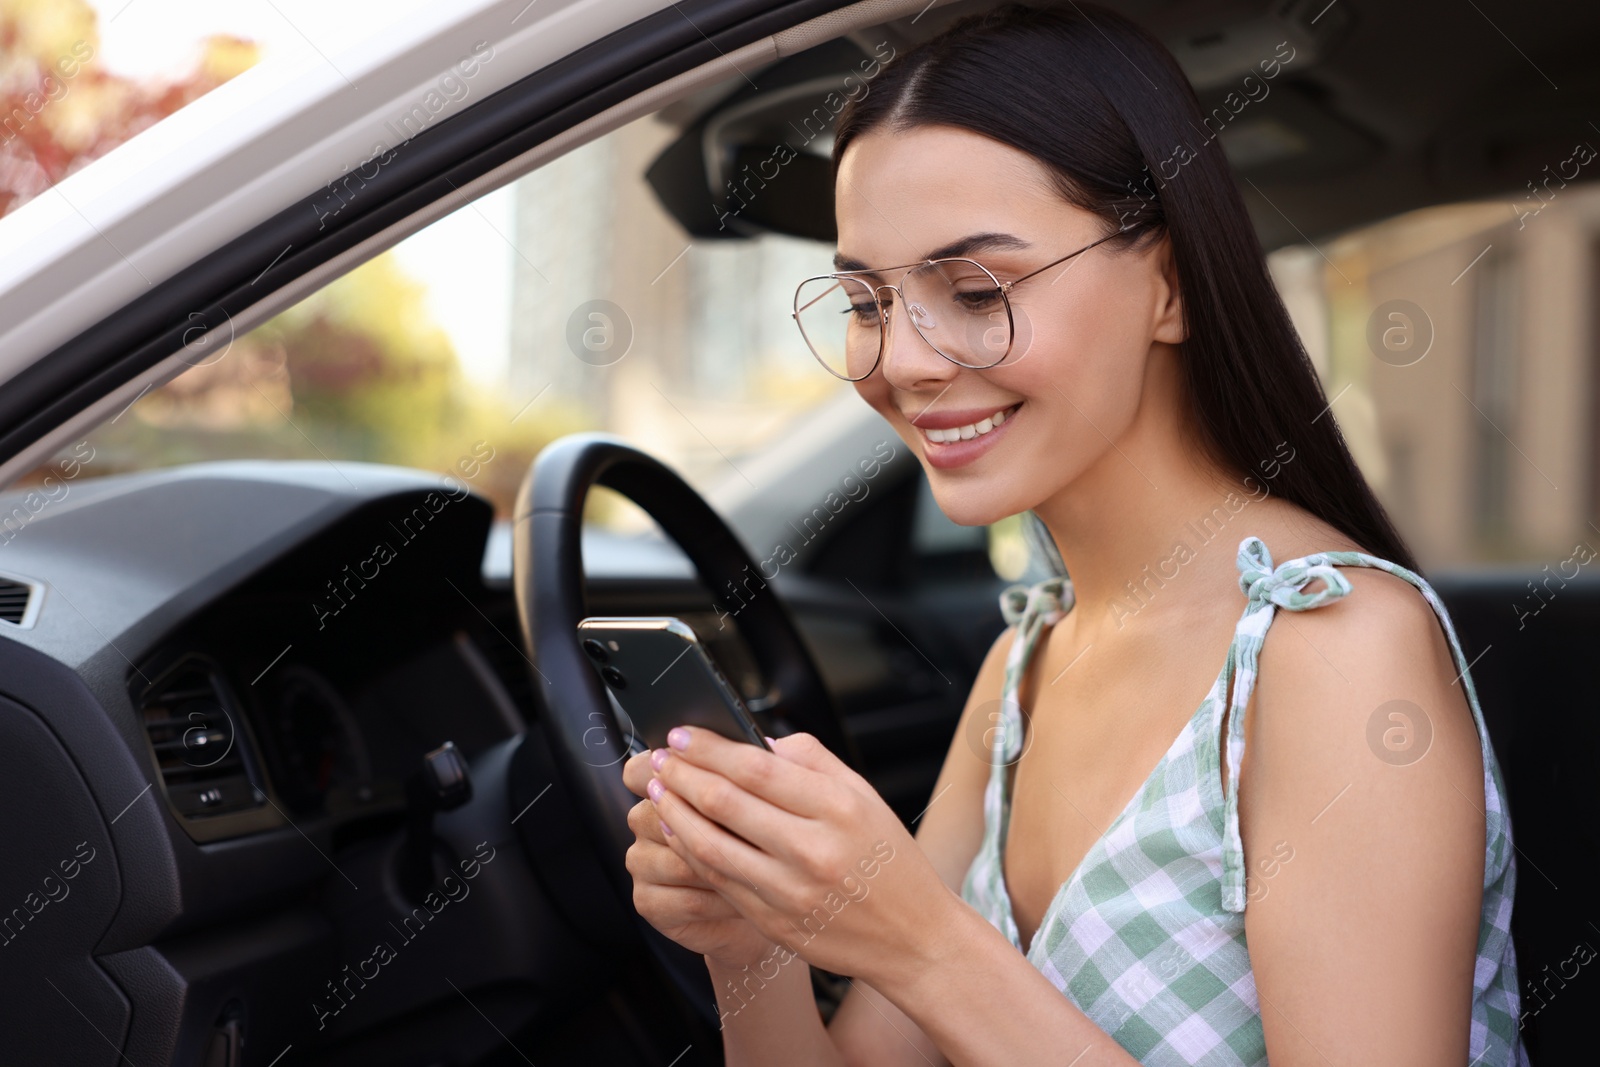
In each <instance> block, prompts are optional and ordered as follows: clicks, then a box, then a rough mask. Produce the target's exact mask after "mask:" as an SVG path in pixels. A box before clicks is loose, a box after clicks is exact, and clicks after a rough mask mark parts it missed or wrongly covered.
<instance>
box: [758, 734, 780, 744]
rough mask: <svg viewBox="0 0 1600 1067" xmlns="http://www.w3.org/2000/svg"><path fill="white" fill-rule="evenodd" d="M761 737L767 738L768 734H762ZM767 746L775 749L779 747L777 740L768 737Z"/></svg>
mask: <svg viewBox="0 0 1600 1067" xmlns="http://www.w3.org/2000/svg"><path fill="white" fill-rule="evenodd" d="M761 736H762V737H767V735H766V734H762V735H761ZM767 744H769V745H772V746H773V747H777V744H778V741H777V739H776V738H772V737H767Z"/></svg>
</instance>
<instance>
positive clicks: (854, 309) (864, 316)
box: [844, 301, 878, 322]
mask: <svg viewBox="0 0 1600 1067" xmlns="http://www.w3.org/2000/svg"><path fill="white" fill-rule="evenodd" d="M844 313H845V314H846V315H854V316H855V317H856V318H858V319H860V320H861V321H863V322H868V321H872V322H876V321H877V318H878V305H877V304H874V303H872V302H871V301H867V302H866V303H864V304H851V305H850V306H849V307H847V308H845V310H844Z"/></svg>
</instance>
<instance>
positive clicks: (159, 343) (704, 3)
mask: <svg viewBox="0 0 1600 1067" xmlns="http://www.w3.org/2000/svg"><path fill="white" fill-rule="evenodd" d="M849 2H850V0H792V2H790V3H787V4H783V5H782V6H780V7H777V8H773V6H772V3H771V0H681V2H679V3H675V4H673V5H672V6H671V7H669V8H666V9H664V10H662V11H658V12H656V13H655V14H654V15H651V16H649V17H647V18H645V19H642V20H640V21H639V22H636V23H634V24H633V25H631V26H628V27H626V28H624V29H622V30H619V31H617V32H616V33H613V34H610V35H609V36H607V37H604V38H602V39H601V40H599V41H596V42H594V43H593V44H591V45H589V46H588V47H587V48H584V49H582V50H580V51H578V52H575V53H573V54H571V55H569V56H567V57H565V58H563V59H561V60H559V61H557V62H556V63H554V64H552V65H550V66H548V67H545V68H544V69H542V70H539V71H536V72H534V73H533V74H530V75H529V76H528V77H526V78H524V79H522V80H521V81H519V82H517V83H516V84H514V85H511V86H508V87H507V88H505V89H502V90H501V91H500V92H498V93H495V94H494V95H492V96H490V97H487V98H486V99H484V100H483V101H481V102H479V103H478V104H476V105H474V106H472V107H470V108H468V109H466V110H465V111H463V112H462V113H461V114H460V115H458V116H456V117H454V118H452V119H449V120H447V121H444V122H441V123H439V124H438V125H436V126H433V127H430V128H428V129H426V130H424V131H422V132H421V133H419V134H417V135H416V136H415V137H413V138H412V139H411V140H409V141H407V142H405V143H404V144H402V145H401V146H399V147H398V148H396V149H394V150H393V159H392V160H390V161H389V162H387V163H385V164H384V166H383V167H381V168H380V169H379V171H378V173H377V175H376V176H375V177H374V178H372V179H371V180H370V181H367V182H366V184H365V185H364V186H363V188H362V196H361V198H360V199H359V200H354V201H352V202H351V203H350V204H349V205H348V207H346V208H345V209H344V210H341V211H340V212H339V213H338V216H337V217H331V218H330V217H329V216H327V214H326V212H319V211H318V210H317V204H319V203H322V202H324V201H325V200H326V195H327V194H326V190H325V189H318V190H316V191H314V192H312V193H311V194H310V195H308V196H306V197H305V198H304V199H302V200H301V201H300V202H299V203H297V204H295V205H293V206H292V207H290V208H287V209H285V210H284V211H281V212H279V213H278V214H277V215H275V216H273V217H272V218H271V219H268V220H267V221H266V222H264V223H262V224H261V225H259V226H257V227H256V228H255V229H253V230H251V231H250V232H248V233H246V234H244V235H242V236H240V237H238V238H236V239H234V240H233V241H230V242H229V243H228V244H226V245H224V246H223V247H222V248H219V249H217V250H216V251H215V252H213V253H211V254H210V255H208V256H206V257H205V258H204V259H202V260H200V261H199V262H197V263H195V264H193V265H191V266H190V267H188V268H186V269H184V270H182V271H180V272H179V273H178V274H176V275H175V276H173V277H172V278H170V279H168V280H167V281H164V282H162V283H161V284H159V285H157V286H155V287H154V288H153V289H151V290H150V292H149V293H147V294H146V295H143V296H141V297H140V298H139V299H137V300H135V301H134V302H132V303H130V304H128V305H126V306H124V307H123V308H121V309H120V310H118V311H116V312H113V313H112V314H111V315H109V316H107V317H106V318H105V319H103V320H102V321H100V322H98V323H95V324H94V325H93V326H91V327H89V328H88V329H86V330H84V331H83V332H82V333H80V334H78V335H77V336H76V337H74V338H72V339H71V340H70V341H67V342H66V343H65V344H63V345H61V346H60V347H59V348H57V349H55V350H54V351H53V352H51V353H50V354H49V355H48V356H46V357H45V358H43V359H41V360H39V361H37V362H36V363H34V364H33V365H32V366H30V367H28V368H27V369H26V370H24V371H23V372H21V373H20V374H18V375H17V376H16V377H14V378H12V379H11V380H10V381H8V382H7V383H6V387H5V389H4V390H3V391H0V459H9V458H10V457H12V456H14V455H16V454H17V453H19V452H21V451H22V450H23V449H25V448H26V447H28V446H29V445H31V444H32V443H33V442H34V441H36V440H38V439H40V438H41V437H43V436H44V435H45V434H47V433H49V432H50V431H51V430H53V429H54V428H55V427H57V426H59V425H60V424H61V423H63V422H65V421H66V420H67V419H68V418H70V417H71V416H73V415H75V414H77V413H78V412H80V411H82V410H83V409H84V408H86V407H88V406H89V405H91V404H92V403H94V402H95V401H97V400H99V399H101V398H102V397H105V396H106V395H108V394H110V393H111V392H113V391H114V390H115V389H116V388H118V387H119V386H120V385H122V384H123V383H124V382H126V381H129V380H130V379H132V378H134V377H135V376H137V375H139V374H141V373H144V372H145V371H148V370H150V369H151V368H152V367H154V366H155V365H156V364H158V363H159V362H161V361H162V360H163V359H165V358H166V357H168V356H169V355H171V354H172V353H173V352H175V351H178V350H179V349H180V348H181V347H182V346H183V344H184V343H185V338H186V337H188V338H191V339H192V338H193V337H195V336H196V332H195V331H196V330H197V329H199V328H200V327H201V326H202V325H204V326H205V327H208V328H211V329H224V328H226V326H227V324H228V323H229V322H231V321H232V317H233V316H235V315H237V314H239V313H240V312H242V311H243V310H244V309H245V308H247V307H249V306H250V305H252V304H254V303H256V302H257V301H258V300H260V299H261V298H263V297H264V296H266V295H267V294H268V293H271V292H273V291H274V290H276V289H279V288H282V287H283V286H284V285H286V284H288V283H289V282H290V281H292V280H293V279H295V278H298V277H301V276H303V275H304V274H306V273H308V272H309V271H311V270H312V269H314V268H315V267H318V266H320V265H321V264H323V263H326V262H328V261H329V260H331V259H333V258H334V257H336V256H338V255H339V254H341V253H343V252H345V251H346V250H348V249H350V248H352V247H354V246H356V245H358V244H360V243H361V242H362V241H364V240H366V239H368V238H369V237H372V236H373V235H374V234H377V233H381V232H382V231H383V230H385V229H387V228H388V227H390V226H392V225H394V224H395V223H397V222H399V221H401V220H403V219H405V218H407V217H408V216H410V215H412V214H414V213H416V212H417V211H419V210H421V209H422V208H423V207H424V206H426V205H427V204H430V203H432V202H434V201H436V200H438V199H440V198H442V197H444V196H447V195H449V194H450V193H451V192H452V191H453V190H454V189H455V188H457V187H459V186H462V185H465V184H467V183H469V182H471V181H474V180H475V179H477V178H478V177H480V176H481V175H483V174H486V173H488V172H489V171H491V170H493V169H494V168H496V167H498V166H500V165H501V164H503V163H506V162H507V161H509V160H511V159H514V158H516V157H517V156H519V155H521V154H522V153H524V152H526V151H527V150H529V149H530V148H533V147H535V146H537V145H539V144H541V143H543V142H545V141H547V140H549V139H550V138H551V137H554V136H555V135H557V134H558V133H560V132H562V131H563V130H567V129H570V128H571V127H573V126H575V125H577V124H578V123H580V122H583V121H585V120H586V119H589V118H591V117H593V116H594V115H597V114H599V113H600V112H602V111H604V110H606V109H607V108H609V107H612V106H614V105H615V104H618V103H620V102H622V101H624V100H627V99H628V98H629V97H632V96H634V95H637V94H638V93H639V92H642V91H643V90H645V89H648V88H649V87H651V86H653V85H657V84H660V83H661V82H663V81H665V80H666V79H668V78H671V77H674V76H676V75H678V74H681V73H683V72H685V71H688V70H692V69H693V68H695V67H697V66H699V65H701V64H703V63H707V62H710V61H711V60H714V59H716V58H717V57H718V56H719V55H722V54H725V53H727V52H729V51H733V50H735V49H738V48H742V47H743V46H745V45H747V44H749V43H751V42H752V41H757V40H760V39H761V38H762V37H766V36H770V35H771V34H773V33H776V32H778V31H779V30H783V29H787V28H789V27H791V26H794V25H797V24H799V23H801V22H804V21H806V20H807V19H810V18H814V17H816V16H818V15H821V14H824V13H826V12H828V11H832V10H834V9H836V8H840V7H845V6H848V4H849ZM286 248H287V249H290V253H289V254H287V255H286V254H284V253H285V249H286Z"/></svg>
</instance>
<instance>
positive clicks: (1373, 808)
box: [1239, 568, 1492, 1067]
mask: <svg viewBox="0 0 1600 1067" xmlns="http://www.w3.org/2000/svg"><path fill="white" fill-rule="evenodd" d="M1343 573H1344V574H1345V575H1346V577H1348V578H1349V579H1350V582H1351V585H1352V586H1353V587H1354V588H1353V590H1352V592H1351V593H1350V595H1349V596H1347V597H1345V598H1344V599H1342V600H1340V601H1338V602H1337V603H1334V604H1329V605H1327V606H1324V607H1321V608H1318V609H1317V610H1315V611H1307V612H1304V613H1293V614H1291V613H1288V612H1280V613H1279V615H1278V617H1277V618H1276V619H1275V620H1274V625H1273V626H1272V628H1271V630H1269V631H1268V637H1267V640H1266V643H1265V645H1264V646H1263V649H1262V652H1261V659H1260V670H1259V682H1258V683H1257V688H1256V691H1255V693H1254V694H1252V701H1251V707H1250V708H1248V709H1247V713H1246V716H1245V723H1244V725H1245V738H1246V740H1245V749H1244V762H1243V766H1242V767H1241V769H1240V773H1239V789H1240V793H1239V803H1240V809H1239V810H1240V833H1241V836H1242V838H1243V841H1244V849H1245V858H1246V861H1247V863H1248V864H1249V866H1248V867H1247V870H1248V872H1249V876H1248V881H1247V883H1246V889H1247V898H1248V903H1247V906H1246V910H1245V930H1246V933H1247V936H1248V938H1249V942H1250V959H1251V963H1252V966H1253V968H1254V970H1255V977H1256V988H1257V990H1258V992H1259V994H1260V997H1261V1012H1262V1024H1263V1027H1264V1029H1265V1033H1266V1039H1267V1051H1268V1057H1269V1058H1270V1059H1271V1061H1272V1064H1273V1067H1311V1065H1317V1067H1326V1065H1327V1064H1329V1063H1335V1064H1345V1063H1360V1064H1371V1065H1374V1067H1377V1065H1386V1064H1394V1065H1401V1064H1404V1065H1407V1067H1430V1065H1438V1067H1444V1065H1446V1064H1450V1065H1453V1067H1461V1064H1463V1063H1465V1062H1466V1061H1467V1042H1468V1035H1469V1016H1470V1010H1471V1002H1472V988H1473V967H1474V963H1475V958H1476V948H1477V942H1478V924H1479V909H1480V907H1481V904H1482V887H1483V862H1484V832H1485V831H1484V814H1483V803H1484V790H1483V760H1482V753H1481V749H1480V747H1479V744H1480V743H1479V737H1478V733H1477V730H1476V727H1475V724H1474V721H1473V717H1472V711H1471V708H1470V707H1469V705H1468V703H1467V699H1466V693H1465V691H1464V687H1463V684H1462V683H1461V681H1460V680H1459V679H1458V678H1457V675H1456V667H1455V664H1454V663H1453V662H1452V656H1451V653H1450V647H1449V644H1448V642H1447V641H1446V639H1445V636H1444V633H1443V631H1442V630H1441V628H1440V626H1439V622H1438V618H1437V616H1435V615H1434V613H1433V610H1432V609H1431V608H1430V607H1429V606H1428V604H1427V602H1426V601H1425V600H1424V599H1423V598H1422V597H1421V596H1419V595H1418V593H1417V590H1416V589H1415V588H1414V587H1413V586H1411V585H1410V584H1409V583H1407V582H1405V581H1404V580H1403V579H1400V578H1396V577H1394V576H1393V575H1388V574H1384V573H1382V572H1381V571H1371V570H1363V569H1358V568H1345V569H1344V571H1343ZM1285 624H1288V625H1285ZM1491 654H1492V653H1491ZM1285 857H1288V858H1287V859H1285Z"/></svg>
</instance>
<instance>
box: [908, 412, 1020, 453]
mask: <svg viewBox="0 0 1600 1067" xmlns="http://www.w3.org/2000/svg"><path fill="white" fill-rule="evenodd" d="M1010 410H1011V409H1010V408H1007V409H1005V410H1003V411H997V412H995V413H994V414H993V415H990V416H989V417H987V418H985V419H981V420H980V421H978V422H974V423H969V424H967V425H966V426H955V427H952V428H950V429H948V430H932V429H928V430H923V431H922V432H923V435H924V436H926V437H927V438H928V440H929V441H932V442H933V443H934V444H936V445H946V444H950V443H951V442H953V441H970V440H972V439H973V438H974V437H981V436H983V435H984V434H986V433H988V432H989V431H990V430H993V429H994V428H995V427H996V426H999V425H1001V424H1002V423H1004V422H1005V421H1006V415H1007V413H1008V412H1009V411H1010Z"/></svg>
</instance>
